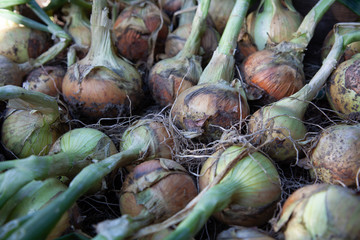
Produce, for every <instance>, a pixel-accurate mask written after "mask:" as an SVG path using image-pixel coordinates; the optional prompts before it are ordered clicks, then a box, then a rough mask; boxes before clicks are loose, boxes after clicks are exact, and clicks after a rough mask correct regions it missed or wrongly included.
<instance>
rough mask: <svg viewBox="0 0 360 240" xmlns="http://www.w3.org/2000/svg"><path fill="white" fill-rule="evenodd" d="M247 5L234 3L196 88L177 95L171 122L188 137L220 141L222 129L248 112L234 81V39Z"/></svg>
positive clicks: (248, 2) (243, 98)
mask: <svg viewBox="0 0 360 240" xmlns="http://www.w3.org/2000/svg"><path fill="white" fill-rule="evenodd" d="M249 4H250V1H249V0H238V1H236V3H235V5H234V8H233V10H232V12H231V15H230V17H229V20H228V23H227V25H226V28H225V30H224V33H223V35H222V37H221V39H220V42H219V46H218V48H217V49H216V51H215V52H214V53H213V56H212V58H211V60H210V62H209V64H208V65H207V66H206V68H205V69H204V71H203V73H202V74H201V76H200V79H199V82H198V85H196V86H193V87H190V88H188V89H186V90H185V91H183V92H182V93H181V94H179V95H178V97H177V98H176V99H175V102H174V104H173V105H172V108H171V112H170V116H169V117H170V120H171V121H172V122H173V124H174V126H176V127H177V128H178V129H179V131H180V132H181V133H182V134H183V135H184V136H185V137H187V138H195V137H198V138H199V139H202V140H204V141H213V140H216V139H219V138H220V136H221V134H222V132H223V129H226V128H230V127H231V126H232V125H235V124H237V123H239V122H241V121H242V120H243V119H244V118H245V117H246V116H247V115H248V114H249V112H250V110H249V106H248V104H247V100H246V96H245V93H244V92H243V89H242V87H241V86H240V84H239V83H238V82H233V76H234V65H235V59H234V54H235V48H236V46H237V38H238V36H239V32H240V29H241V26H242V24H243V20H244V18H245V16H246V13H247V10H248V7H249ZM231 82H232V83H231Z"/></svg>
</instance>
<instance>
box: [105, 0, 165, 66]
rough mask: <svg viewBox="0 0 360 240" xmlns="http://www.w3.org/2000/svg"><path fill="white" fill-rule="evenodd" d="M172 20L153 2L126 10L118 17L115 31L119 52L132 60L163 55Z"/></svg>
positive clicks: (135, 5)
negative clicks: (157, 54) (161, 53)
mask: <svg viewBox="0 0 360 240" xmlns="http://www.w3.org/2000/svg"><path fill="white" fill-rule="evenodd" d="M169 24H170V20H169V17H168V16H167V15H166V14H165V13H164V12H162V11H161V10H160V9H159V8H158V7H157V6H156V5H155V4H154V3H152V2H151V1H143V2H140V3H138V4H133V5H130V6H128V7H126V8H125V9H124V10H123V11H122V12H121V13H120V15H119V16H118V17H117V19H116V21H115V24H114V27H113V29H112V32H113V36H114V39H115V45H116V48H117V49H118V51H119V53H120V54H121V55H122V56H124V57H125V58H127V59H129V60H130V61H133V62H137V61H145V62H146V61H147V59H148V58H149V57H150V58H151V57H152V51H153V48H155V55H156V53H159V52H163V48H164V44H165V40H166V36H167V35H168V32H169V27H168V25H169Z"/></svg>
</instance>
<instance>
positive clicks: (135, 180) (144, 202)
mask: <svg viewBox="0 0 360 240" xmlns="http://www.w3.org/2000/svg"><path fill="white" fill-rule="evenodd" d="M196 195H197V188H196V185H195V182H194V180H193V179H192V177H191V176H190V175H189V174H188V173H187V171H186V170H185V169H184V168H183V167H182V166H181V165H180V164H178V163H177V162H175V161H173V160H169V159H165V158H160V159H156V160H149V161H146V162H143V163H141V164H139V165H138V166H136V167H135V168H134V169H133V171H132V172H131V173H130V174H129V175H128V176H127V177H126V179H125V182H124V183H123V186H122V189H121V193H120V200H119V201H120V211H121V213H122V214H128V215H130V216H133V217H134V216H137V215H139V214H140V212H142V211H146V212H148V213H149V214H150V216H149V217H150V218H151V219H153V221H154V222H160V221H162V220H165V219H167V218H168V217H170V216H172V215H173V214H175V213H177V212H178V211H180V210H181V209H183V208H184V207H185V206H186V204H187V203H188V202H190V201H191V200H192V199H193V198H194V197H195V196H196Z"/></svg>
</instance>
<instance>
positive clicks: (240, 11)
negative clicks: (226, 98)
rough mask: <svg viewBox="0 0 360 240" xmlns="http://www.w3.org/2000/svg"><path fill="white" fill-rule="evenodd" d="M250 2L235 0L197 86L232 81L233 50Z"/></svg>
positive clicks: (247, 0)
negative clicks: (217, 44)
mask: <svg viewBox="0 0 360 240" xmlns="http://www.w3.org/2000/svg"><path fill="white" fill-rule="evenodd" d="M249 5H250V0H236V2H235V5H234V8H233V9H232V11H231V14H230V16H229V19H228V22H227V23H226V27H225V30H224V32H223V34H222V36H221V39H220V42H219V46H218V48H217V49H216V50H215V52H214V53H213V56H212V58H211V60H210V62H209V63H208V65H207V66H206V68H205V69H204V71H203V73H202V74H201V76H200V80H199V83H198V84H204V83H213V84H216V83H221V82H223V81H224V80H225V81H226V82H228V83H229V82H230V81H232V77H233V75H234V66H235V59H234V54H235V49H236V46H237V39H238V36H239V33H240V29H241V27H242V24H243V23H244V18H245V16H246V13H247V11H248V8H249Z"/></svg>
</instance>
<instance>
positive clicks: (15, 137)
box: [0, 85, 66, 158]
mask: <svg viewBox="0 0 360 240" xmlns="http://www.w3.org/2000/svg"><path fill="white" fill-rule="evenodd" d="M0 99H1V100H8V99H10V101H9V103H8V104H7V108H8V109H9V110H8V111H7V115H6V116H5V119H4V122H3V125H2V128H1V141H2V144H3V145H4V147H5V148H6V149H8V150H9V151H11V152H12V154H14V155H15V156H17V157H20V158H23V157H27V156H30V155H32V154H35V155H38V154H42V155H44V154H47V153H48V151H49V149H50V146H51V145H52V144H53V142H54V141H55V140H56V139H57V138H58V137H59V136H60V135H61V134H63V133H64V132H65V131H66V126H64V125H63V123H62V115H61V112H60V111H59V107H58V104H57V101H56V99H55V98H52V97H50V96H48V95H46V94H43V93H40V92H34V91H28V90H25V89H23V88H20V87H16V86H11V85H8V86H3V87H0Z"/></svg>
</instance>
